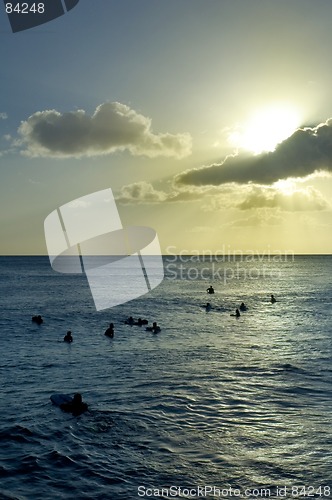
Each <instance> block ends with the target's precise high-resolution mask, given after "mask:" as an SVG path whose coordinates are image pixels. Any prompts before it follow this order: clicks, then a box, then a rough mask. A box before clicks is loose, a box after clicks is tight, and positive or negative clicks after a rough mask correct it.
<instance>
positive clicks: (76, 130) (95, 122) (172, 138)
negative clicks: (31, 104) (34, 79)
mask: <svg viewBox="0 0 332 500" xmlns="http://www.w3.org/2000/svg"><path fill="white" fill-rule="evenodd" d="M18 132H19V134H20V136H21V144H22V145H23V147H24V148H25V149H24V151H23V153H24V154H26V155H28V156H31V157H38V156H42V157H54V158H64V157H75V158H79V157H82V156H98V155H106V154H109V153H113V152H115V151H123V150H128V151H129V152H130V153H131V154H132V155H139V156H142V155H143V156H147V157H150V158H154V157H157V156H165V157H174V158H183V157H185V156H187V155H189V154H190V153H191V144H192V140H191V137H190V135H189V134H187V133H183V134H170V133H160V134H155V133H153V132H152V129H151V119H150V118H148V117H146V116H143V115H141V114H139V113H137V112H136V111H135V110H133V109H131V108H130V107H129V106H126V105H125V104H121V103H119V102H109V103H104V104H101V105H100V106H98V107H97V108H96V110H95V112H94V114H93V115H92V116H89V115H88V114H87V113H86V112H85V111H83V110H78V111H73V112H68V113H62V114H61V113H59V112H58V111H56V110H47V111H39V112H37V113H34V114H33V115H31V116H30V117H29V118H28V120H26V121H24V122H22V123H21V125H20V127H19V129H18Z"/></svg>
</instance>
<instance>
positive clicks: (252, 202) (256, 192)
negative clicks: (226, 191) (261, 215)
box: [237, 186, 331, 212]
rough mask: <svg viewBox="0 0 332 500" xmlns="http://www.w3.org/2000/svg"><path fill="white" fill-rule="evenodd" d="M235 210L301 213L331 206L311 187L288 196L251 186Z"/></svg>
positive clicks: (271, 188) (273, 189)
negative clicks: (263, 209) (269, 209)
mask: <svg viewBox="0 0 332 500" xmlns="http://www.w3.org/2000/svg"><path fill="white" fill-rule="evenodd" d="M237 208H239V209H240V210H251V209H257V208H279V209H281V210H284V211H288V212H302V211H317V210H327V209H331V206H330V205H329V203H328V202H327V201H326V200H325V199H324V198H323V196H322V195H321V193H320V192H319V191H318V190H317V189H315V188H313V187H312V186H309V187H307V188H305V189H297V190H295V191H294V192H293V193H290V194H285V193H283V192H281V191H280V190H278V189H275V188H273V187H267V186H265V187H264V186H253V187H251V189H250V192H249V193H248V194H247V195H246V197H245V199H244V200H243V201H241V202H240V203H239V204H238V205H237Z"/></svg>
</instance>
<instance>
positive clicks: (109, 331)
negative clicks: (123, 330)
mask: <svg viewBox="0 0 332 500" xmlns="http://www.w3.org/2000/svg"><path fill="white" fill-rule="evenodd" d="M105 335H106V337H110V338H111V339H112V338H113V337H114V325H113V323H110V326H109V327H108V328H107V330H106V332H105Z"/></svg>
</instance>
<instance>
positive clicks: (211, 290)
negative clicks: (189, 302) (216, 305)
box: [206, 285, 214, 294]
mask: <svg viewBox="0 0 332 500" xmlns="http://www.w3.org/2000/svg"><path fill="white" fill-rule="evenodd" d="M206 291H207V293H209V294H211V293H214V288H213V286H212V285H210V286H209V288H207V289H206Z"/></svg>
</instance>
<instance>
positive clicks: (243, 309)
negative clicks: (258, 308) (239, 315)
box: [240, 302, 247, 311]
mask: <svg viewBox="0 0 332 500" xmlns="http://www.w3.org/2000/svg"><path fill="white" fill-rule="evenodd" d="M246 310H247V306H246V305H245V303H244V302H242V304H241V305H240V311H246Z"/></svg>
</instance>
